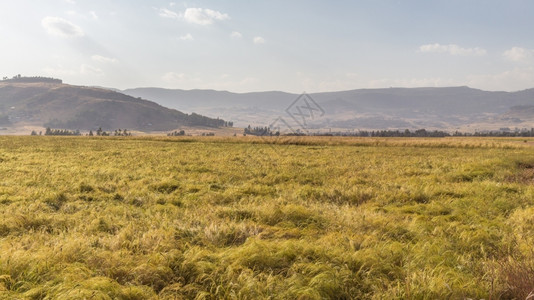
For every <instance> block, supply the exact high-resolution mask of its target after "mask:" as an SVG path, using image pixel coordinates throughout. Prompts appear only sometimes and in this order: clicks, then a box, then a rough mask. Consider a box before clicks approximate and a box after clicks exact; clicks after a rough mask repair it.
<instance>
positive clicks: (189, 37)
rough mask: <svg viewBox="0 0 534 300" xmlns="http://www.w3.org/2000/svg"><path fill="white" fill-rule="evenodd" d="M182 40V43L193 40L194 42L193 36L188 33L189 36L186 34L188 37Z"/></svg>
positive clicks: (183, 36)
mask: <svg viewBox="0 0 534 300" xmlns="http://www.w3.org/2000/svg"><path fill="white" fill-rule="evenodd" d="M180 39H181V40H182V41H192V40H193V36H192V35H191V34H190V33H188V34H186V35H182V36H181V37H180Z"/></svg>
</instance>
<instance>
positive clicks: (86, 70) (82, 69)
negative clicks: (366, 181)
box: [80, 64, 104, 75]
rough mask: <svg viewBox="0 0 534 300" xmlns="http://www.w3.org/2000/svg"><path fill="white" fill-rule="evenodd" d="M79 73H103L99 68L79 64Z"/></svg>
mask: <svg viewBox="0 0 534 300" xmlns="http://www.w3.org/2000/svg"><path fill="white" fill-rule="evenodd" d="M80 74H82V75H104V72H102V70H101V69H99V68H95V67H93V66H90V65H85V64H83V65H81V66H80Z"/></svg>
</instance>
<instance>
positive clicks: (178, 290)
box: [0, 136, 534, 299]
mask: <svg viewBox="0 0 534 300" xmlns="http://www.w3.org/2000/svg"><path fill="white" fill-rule="evenodd" d="M531 142H532V140H529V139H524V138H521V139H513V138H508V139H505V138H491V139H490V138H483V139H482V138H448V137H446V138H439V139H435V138H421V139H413V138H412V139H407V138H406V139H405V138H389V139H387V138H336V137H274V136H273V137H228V138H219V137H197V138H192V137H159V138H151V137H144V138H137V137H130V138H124V137H51V136H41V137H30V136H26V137H0V174H1V177H0V178H1V180H0V214H1V217H0V298H1V299H73V298H75V299H84V298H86V299H89V298H91V299H110V298H111V299H150V298H153V299H189V298H197V299H219V298H223V299H224V298H234V299H258V298H272V299H297V298H298V299H325V298H326V299H327V298H335V299H437V298H439V299H443V298H446V299H447V298H451V299H464V298H473V299H482V298H484V299H498V298H502V299H514V298H515V299H524V298H526V297H527V296H528V294H529V293H531V291H532V290H533V289H534V278H533V276H532V274H533V272H532V271H533V270H534V253H533V251H532V243H533V242H534V240H533V235H532V232H533V230H534V225H533V224H534V206H533V204H534V186H533V185H532V184H533V183H534V153H533V152H532V148H531V145H530V143H531Z"/></svg>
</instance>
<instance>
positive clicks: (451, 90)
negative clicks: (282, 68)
mask: <svg viewBox="0 0 534 300" xmlns="http://www.w3.org/2000/svg"><path fill="white" fill-rule="evenodd" d="M123 92H124V93H125V94H128V95H132V96H135V97H143V98H147V99H151V100H153V101H156V102H158V103H160V104H162V105H164V106H167V107H171V108H176V109H180V110H182V111H197V112H199V113H202V114H205V115H208V116H211V117H220V118H224V119H232V120H233V121H235V122H234V123H235V125H236V126H247V125H248V124H252V125H259V126H264V125H268V124H270V123H271V122H273V120H276V119H279V118H283V119H284V120H290V121H292V122H293V121H295V119H293V118H292V114H288V112H287V111H286V110H289V109H290V106H291V105H292V104H294V101H296V100H297V98H298V97H299V95H298V94H290V93H282V92H257V93H231V92H226V91H214V90H190V91H186V90H169V89H161V88H136V89H128V90H124V91H123ZM309 97H310V98H311V99H313V101H314V102H315V103H316V104H317V106H318V107H320V108H321V110H322V111H323V112H324V113H323V114H321V116H320V117H318V116H315V117H311V116H310V118H308V120H307V121H308V122H307V124H306V126H307V127H308V128H307V129H309V128H315V129H325V128H338V129H351V130H354V129H396V128H397V129H417V128H435V129H450V130H452V129H459V128H464V129H467V130H469V128H471V129H473V128H480V129H484V128H488V129H492V128H494V127H497V128H498V127H501V126H504V125H507V126H517V127H521V126H523V127H527V128H530V127H534V123H532V120H533V119H534V118H529V117H526V116H524V115H522V116H521V117H520V118H519V119H518V118H515V119H514V120H512V119H513V118H512V119H510V117H508V116H507V114H510V113H516V111H517V110H518V109H520V108H518V107H522V106H525V105H534V89H530V90H524V91H520V92H490V91H483V90H478V89H473V88H469V87H465V86H463V87H443V88H386V89H358V90H350V91H340V92H327V93H313V94H309ZM514 107H515V108H514ZM527 114H529V113H527ZM293 116H294V114H293ZM529 116H530V115H529ZM293 124H295V122H293Z"/></svg>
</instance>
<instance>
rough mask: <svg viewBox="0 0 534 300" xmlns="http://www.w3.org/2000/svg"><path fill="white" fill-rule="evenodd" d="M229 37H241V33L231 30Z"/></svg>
mask: <svg viewBox="0 0 534 300" xmlns="http://www.w3.org/2000/svg"><path fill="white" fill-rule="evenodd" d="M230 37H231V38H233V39H240V38H242V37H243V35H242V34H241V32H237V31H232V34H230Z"/></svg>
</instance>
